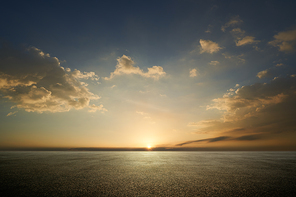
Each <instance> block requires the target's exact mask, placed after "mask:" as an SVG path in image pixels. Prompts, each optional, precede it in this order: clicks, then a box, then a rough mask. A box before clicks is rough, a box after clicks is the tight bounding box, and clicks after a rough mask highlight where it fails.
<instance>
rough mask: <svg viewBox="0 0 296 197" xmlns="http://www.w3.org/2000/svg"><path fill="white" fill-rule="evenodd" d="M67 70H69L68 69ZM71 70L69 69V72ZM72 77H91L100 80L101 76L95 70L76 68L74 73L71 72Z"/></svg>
mask: <svg viewBox="0 0 296 197" xmlns="http://www.w3.org/2000/svg"><path fill="white" fill-rule="evenodd" d="M66 71H67V70H66ZM70 71H71V70H68V72H70ZM71 75H72V77H73V78H75V79H89V78H90V79H91V80H95V81H98V80H99V79H100V78H99V77H98V75H96V74H95V72H84V73H82V72H80V70H77V69H75V70H74V71H73V72H72V73H71Z"/></svg>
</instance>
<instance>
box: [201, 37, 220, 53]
mask: <svg viewBox="0 0 296 197" xmlns="http://www.w3.org/2000/svg"><path fill="white" fill-rule="evenodd" d="M199 43H200V46H201V50H200V53H205V52H206V53H215V52H218V51H219V50H220V49H221V47H219V45H218V43H216V42H213V41H211V40H203V39H200V40H199Z"/></svg>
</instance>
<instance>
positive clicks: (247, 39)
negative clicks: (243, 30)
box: [236, 36, 260, 46]
mask: <svg viewBox="0 0 296 197" xmlns="http://www.w3.org/2000/svg"><path fill="white" fill-rule="evenodd" d="M254 39H255V37H253V36H246V37H244V38H242V39H241V40H238V41H237V42H236V46H242V45H246V44H252V43H258V42H260V41H259V40H254Z"/></svg>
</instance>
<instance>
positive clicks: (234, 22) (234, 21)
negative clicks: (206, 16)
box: [221, 15, 243, 32]
mask: <svg viewBox="0 0 296 197" xmlns="http://www.w3.org/2000/svg"><path fill="white" fill-rule="evenodd" d="M242 22H243V21H242V20H241V19H240V18H239V16H238V15H237V16H234V17H232V18H231V19H230V21H228V22H227V23H225V25H223V26H222V27H221V30H222V31H223V32H225V29H226V28H227V27H232V26H234V25H238V24H240V23H242Z"/></svg>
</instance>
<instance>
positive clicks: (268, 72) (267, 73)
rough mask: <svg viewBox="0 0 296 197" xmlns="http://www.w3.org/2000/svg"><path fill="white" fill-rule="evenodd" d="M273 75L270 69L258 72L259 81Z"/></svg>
mask: <svg viewBox="0 0 296 197" xmlns="http://www.w3.org/2000/svg"><path fill="white" fill-rule="evenodd" d="M271 75H272V72H271V70H270V69H266V70H262V71H260V72H258V74H257V77H258V78H259V79H262V78H264V77H270V76H271Z"/></svg>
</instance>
